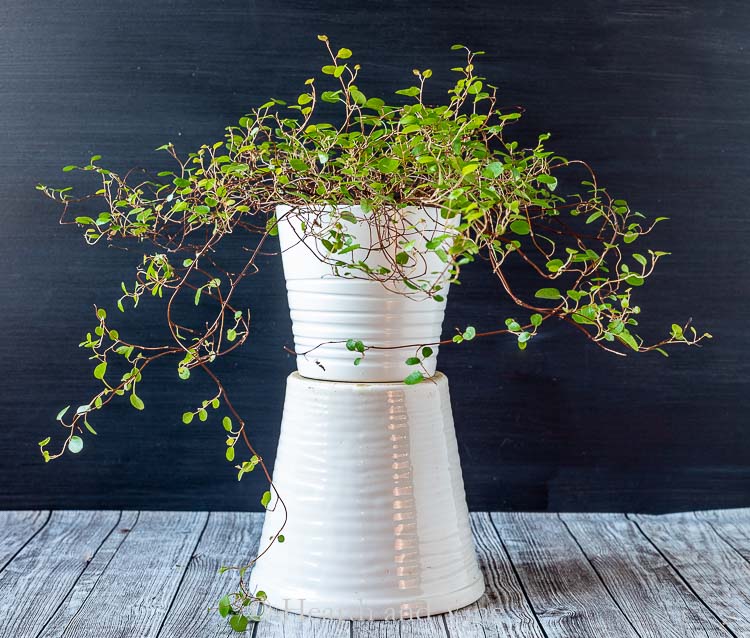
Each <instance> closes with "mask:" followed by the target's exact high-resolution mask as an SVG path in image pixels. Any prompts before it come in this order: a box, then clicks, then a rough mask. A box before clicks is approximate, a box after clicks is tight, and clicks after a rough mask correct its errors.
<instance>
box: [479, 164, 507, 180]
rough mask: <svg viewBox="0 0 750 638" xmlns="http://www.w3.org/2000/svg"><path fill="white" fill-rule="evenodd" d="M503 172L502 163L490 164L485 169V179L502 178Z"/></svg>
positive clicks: (483, 172)
mask: <svg viewBox="0 0 750 638" xmlns="http://www.w3.org/2000/svg"><path fill="white" fill-rule="evenodd" d="M502 172H503V165H502V164H501V163H500V162H490V163H489V164H487V166H485V167H484V170H483V171H482V175H484V176H485V177H500V174H501V173H502Z"/></svg>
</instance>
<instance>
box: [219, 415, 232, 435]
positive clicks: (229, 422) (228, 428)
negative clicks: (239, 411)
mask: <svg viewBox="0 0 750 638" xmlns="http://www.w3.org/2000/svg"><path fill="white" fill-rule="evenodd" d="M221 425H222V426H223V427H224V429H225V430H226V431H227V432H231V431H232V419H230V418H229V417H228V416H225V417H224V418H223V419H222V420H221Z"/></svg>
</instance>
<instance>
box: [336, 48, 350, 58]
mask: <svg viewBox="0 0 750 638" xmlns="http://www.w3.org/2000/svg"><path fill="white" fill-rule="evenodd" d="M336 57H337V58H341V59H342V60H347V59H348V58H350V57H352V52H351V50H350V49H345V48H342V49H339V51H338V53H337V54H336Z"/></svg>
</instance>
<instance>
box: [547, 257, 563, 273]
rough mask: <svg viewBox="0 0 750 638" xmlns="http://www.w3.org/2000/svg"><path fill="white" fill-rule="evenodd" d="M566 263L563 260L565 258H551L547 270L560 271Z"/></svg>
mask: <svg viewBox="0 0 750 638" xmlns="http://www.w3.org/2000/svg"><path fill="white" fill-rule="evenodd" d="M564 265H565V263H564V262H563V260H562V259H550V260H549V261H548V262H547V270H549V271H550V272H557V271H559V270H560V269H561V268H562V267H563V266H564Z"/></svg>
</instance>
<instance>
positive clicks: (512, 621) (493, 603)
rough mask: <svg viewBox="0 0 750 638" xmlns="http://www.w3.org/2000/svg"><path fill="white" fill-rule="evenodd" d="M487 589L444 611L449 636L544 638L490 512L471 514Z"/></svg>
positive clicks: (466, 637)
mask: <svg viewBox="0 0 750 638" xmlns="http://www.w3.org/2000/svg"><path fill="white" fill-rule="evenodd" d="M471 530H472V533H473V535H474V543H475V545H476V548H477V553H478V554H479V565H480V567H481V569H482V575H483V576H484V582H485V585H486V588H487V589H486V591H485V593H484V596H482V598H480V599H479V601H477V602H476V603H475V604H473V605H470V606H469V607H465V608H464V609H459V610H457V611H454V612H451V613H449V614H446V615H445V620H446V624H447V627H448V631H449V633H450V635H451V636H461V637H462V638H517V637H518V636H524V638H543V637H544V633H543V631H542V629H541V627H540V625H539V622H538V621H537V619H536V617H535V616H534V612H533V610H532V609H531V606H530V605H529V603H528V601H527V599H526V595H525V593H524V591H523V588H522V587H521V583H520V582H519V580H518V576H516V574H515V572H514V570H513V565H512V564H511V562H510V558H509V557H508V554H507V552H506V551H505V549H504V548H503V546H502V541H501V540H500V537H499V536H498V533H497V531H496V530H495V527H494V525H493V524H492V520H491V519H490V515H489V514H486V513H475V514H472V515H471Z"/></svg>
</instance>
